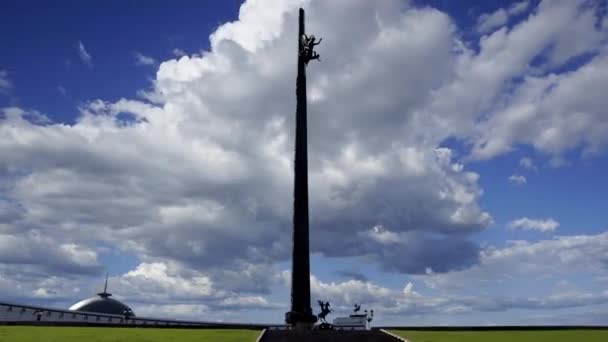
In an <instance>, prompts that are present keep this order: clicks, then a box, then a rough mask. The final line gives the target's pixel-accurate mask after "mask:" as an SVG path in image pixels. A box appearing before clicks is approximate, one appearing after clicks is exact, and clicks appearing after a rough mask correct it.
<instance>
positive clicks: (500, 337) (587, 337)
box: [391, 330, 608, 342]
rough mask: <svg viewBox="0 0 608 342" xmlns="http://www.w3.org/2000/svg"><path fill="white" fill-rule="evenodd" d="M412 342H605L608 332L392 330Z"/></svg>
mask: <svg viewBox="0 0 608 342" xmlns="http://www.w3.org/2000/svg"><path fill="white" fill-rule="evenodd" d="M391 332H392V333H394V334H396V335H399V336H401V337H403V338H405V339H407V340H409V341H410V342H485V341H488V342H511V341H517V342H562V341H564V342H574V341H585V342H605V341H608V330H545V331H408V330H391Z"/></svg>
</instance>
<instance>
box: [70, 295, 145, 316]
mask: <svg viewBox="0 0 608 342" xmlns="http://www.w3.org/2000/svg"><path fill="white" fill-rule="evenodd" d="M70 310H72V311H89V312H99V313H106V314H113V315H124V314H125V312H131V314H130V315H131V316H135V313H133V310H131V308H130V307H128V306H126V305H125V304H123V303H121V302H119V301H117V300H116V299H112V298H108V297H105V298H104V297H91V298H87V299H83V300H81V301H80V302H78V303H76V304H74V305H72V306H71V307H70Z"/></svg>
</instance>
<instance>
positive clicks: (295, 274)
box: [285, 8, 321, 329]
mask: <svg viewBox="0 0 608 342" xmlns="http://www.w3.org/2000/svg"><path fill="white" fill-rule="evenodd" d="M320 42H321V40H319V41H317V40H316V38H315V37H314V36H313V35H311V36H307V35H306V33H305V30H304V10H303V9H301V8H300V15H299V30H298V77H297V80H296V100H297V105H296V139H295V159H294V202H293V254H292V269H291V311H289V312H287V313H286V314H285V322H286V323H287V324H289V325H290V326H291V327H292V328H294V329H310V328H311V327H312V326H313V324H314V323H315V322H316V321H317V317H316V316H315V315H314V314H313V313H312V308H311V306H310V248H309V236H308V151H307V141H306V140H307V130H306V67H307V65H308V62H310V61H311V60H314V59H317V60H318V59H319V54H317V53H316V52H315V51H314V47H315V46H316V45H318V44H319V43H320Z"/></svg>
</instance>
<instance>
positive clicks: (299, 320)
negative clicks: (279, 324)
mask: <svg viewBox="0 0 608 342" xmlns="http://www.w3.org/2000/svg"><path fill="white" fill-rule="evenodd" d="M316 322H317V316H315V315H312V314H304V313H301V312H296V311H289V312H287V313H285V323H287V324H289V325H291V329H292V330H311V329H312V327H313V326H314V325H315V323H316Z"/></svg>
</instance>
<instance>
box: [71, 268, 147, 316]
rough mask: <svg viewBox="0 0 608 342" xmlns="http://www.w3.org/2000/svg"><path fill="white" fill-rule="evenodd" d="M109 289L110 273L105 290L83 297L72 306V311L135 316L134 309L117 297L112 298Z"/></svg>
mask: <svg viewBox="0 0 608 342" xmlns="http://www.w3.org/2000/svg"><path fill="white" fill-rule="evenodd" d="M107 290H108V275H106V283H105V285H104V287H103V292H100V293H98V294H97V295H98V296H99V297H91V298H87V299H83V300H81V301H80V302H78V303H76V304H74V305H72V306H71V307H70V310H71V311H88V312H99V313H106V314H113V315H124V314H128V315H129V316H135V313H134V312H133V310H131V308H130V307H128V306H126V305H125V304H123V303H121V302H119V301H117V300H116V299H112V298H110V296H111V295H112V294H111V293H108V292H107Z"/></svg>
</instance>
